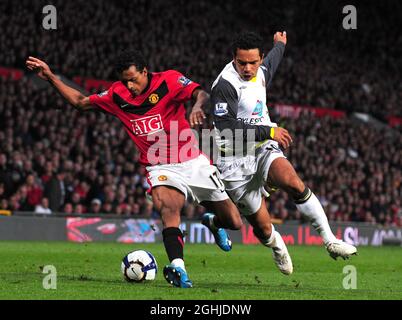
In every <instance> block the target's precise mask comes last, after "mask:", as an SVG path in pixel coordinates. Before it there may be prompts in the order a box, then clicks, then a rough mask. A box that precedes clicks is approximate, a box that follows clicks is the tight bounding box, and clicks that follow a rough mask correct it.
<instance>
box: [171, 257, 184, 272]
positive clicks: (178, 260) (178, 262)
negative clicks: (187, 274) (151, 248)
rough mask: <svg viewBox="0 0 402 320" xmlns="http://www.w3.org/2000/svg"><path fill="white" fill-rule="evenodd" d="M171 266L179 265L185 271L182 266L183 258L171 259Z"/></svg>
mask: <svg viewBox="0 0 402 320" xmlns="http://www.w3.org/2000/svg"><path fill="white" fill-rule="evenodd" d="M170 264H171V265H172V266H173V267H180V268H182V269H183V270H184V271H186V268H185V267H184V261H183V259H179V258H177V259H173V260H172V262H171V263H170Z"/></svg>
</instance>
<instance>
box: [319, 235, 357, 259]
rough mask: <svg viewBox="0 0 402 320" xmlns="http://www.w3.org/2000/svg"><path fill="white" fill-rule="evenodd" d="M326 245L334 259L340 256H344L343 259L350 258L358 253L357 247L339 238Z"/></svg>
mask: <svg viewBox="0 0 402 320" xmlns="http://www.w3.org/2000/svg"><path fill="white" fill-rule="evenodd" d="M325 247H326V248H327V251H328V252H329V255H330V256H331V258H333V259H334V260H336V259H337V258H338V257H342V258H343V260H346V259H349V258H350V256H351V255H357V249H356V247H354V246H352V245H351V244H348V243H346V242H344V241H342V240H339V239H337V240H335V241H332V242H329V243H327V244H326V245H325Z"/></svg>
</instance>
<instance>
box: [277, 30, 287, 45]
mask: <svg viewBox="0 0 402 320" xmlns="http://www.w3.org/2000/svg"><path fill="white" fill-rule="evenodd" d="M278 41H281V42H283V43H284V44H286V42H287V41H288V40H287V38H286V31H283V32H276V33H275V34H274V44H275V43H277V42H278Z"/></svg>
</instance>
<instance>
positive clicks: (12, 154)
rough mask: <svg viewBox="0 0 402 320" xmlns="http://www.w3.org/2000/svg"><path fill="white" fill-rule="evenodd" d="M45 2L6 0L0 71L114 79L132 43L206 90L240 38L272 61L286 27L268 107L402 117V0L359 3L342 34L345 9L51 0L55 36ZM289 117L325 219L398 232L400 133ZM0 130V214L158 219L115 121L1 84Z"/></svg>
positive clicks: (189, 211) (1, 11)
mask: <svg viewBox="0 0 402 320" xmlns="http://www.w3.org/2000/svg"><path fill="white" fill-rule="evenodd" d="M48 4H49V3H48V1H42V0H38V1H30V0H22V1H18V2H16V1H9V0H7V1H1V2H0V27H1V30H2V32H1V33H0V47H1V48H2V50H0V66H3V67H11V68H18V69H21V70H23V69H24V62H25V59H26V58H27V56H29V55H34V56H37V57H39V58H43V59H45V60H46V61H47V62H48V63H49V65H50V66H51V68H52V69H53V70H54V71H56V72H57V73H61V74H63V75H65V76H67V77H69V78H73V77H76V76H80V77H88V78H97V79H104V80H113V79H114V77H115V75H114V74H113V70H112V67H113V61H114V57H115V55H116V54H117V53H118V51H120V50H121V49H125V48H127V47H136V48H140V49H141V50H142V51H143V52H144V54H145V56H146V57H147V59H148V62H149V67H150V70H151V71H162V70H166V69H177V70H179V71H181V72H182V73H184V74H185V75H187V76H188V77H190V78H191V79H192V80H194V81H197V82H199V83H201V84H202V85H203V86H204V87H205V88H206V89H207V91H209V88H210V86H211V83H212V81H213V80H214V79H215V77H216V76H217V75H218V73H219V72H220V70H221V69H222V68H223V66H224V65H225V64H226V63H228V62H229V60H230V59H231V52H230V42H231V39H232V38H233V37H234V36H235V35H236V34H237V33H238V32H240V31H242V30H253V31H257V32H259V33H261V34H262V35H263V36H264V38H265V39H267V41H266V48H265V51H266V52H268V50H269V49H270V48H271V47H272V36H273V34H274V32H275V31H283V30H286V31H287V34H288V46H287V50H286V53H285V56H284V59H283V61H282V63H281V65H280V66H279V69H278V72H277V75H276V76H275V79H274V81H273V83H272V87H271V88H270V90H269V92H268V100H269V102H270V103H271V104H272V103H275V102H280V103H289V104H298V105H312V106H319V107H329V108H335V109H342V110H345V111H347V112H349V111H361V112H367V113H370V114H372V115H374V116H376V117H377V118H379V119H384V118H386V117H387V116H389V115H394V116H402V108H401V107H400V103H401V102H400V101H402V83H401V82H400V79H401V72H402V59H401V58H400V57H401V56H402V52H401V50H402V33H400V32H399V30H398V25H399V24H400V21H399V17H397V15H396V12H398V8H399V11H400V9H402V8H401V7H402V4H401V3H398V2H396V1H395V2H392V3H389V2H382V3H380V2H376V3H374V4H375V5H372V4H373V3H371V5H364V4H361V5H358V6H357V10H358V29H357V30H344V29H343V28H342V20H343V18H344V15H343V14H342V5H341V4H340V3H339V2H337V1H334V2H332V1H331V2H330V3H329V2H328V1H325V2H324V1H316V0H310V1H296V0H289V1H286V2H285V3H283V2H282V1H279V0H274V1H261V0H250V1H212V0H200V1H184V0H176V1H174V0H164V1H147V0H132V1H119V2H115V1H107V0H105V1H95V0H87V1H61V0H54V1H52V4H53V5H54V6H55V7H56V9H57V17H58V18H57V30H50V31H49V30H44V29H43V27H42V19H43V17H44V14H43V13H42V8H43V7H44V6H45V5H48ZM317 12H319V13H320V14H317ZM387 26H389V27H387ZM391 26H392V27H391ZM279 121H282V120H281V119H279ZM284 121H285V123H286V127H287V128H288V130H289V131H290V132H291V134H292V136H293V138H294V140H295V143H294V145H293V146H292V148H291V149H290V151H289V153H288V154H287V155H288V157H289V159H290V161H291V162H292V163H293V164H294V166H295V168H296V170H297V171H298V173H299V174H300V175H301V176H302V178H303V179H304V181H305V182H306V184H307V185H308V186H309V187H310V188H311V189H313V190H314V192H315V193H316V194H317V196H318V197H319V198H320V200H321V201H322V203H323V205H324V207H325V210H326V213H327V215H328V217H329V219H330V220H332V221H364V222H368V223H381V224H384V225H398V226H401V225H402V204H401V199H402V185H401V183H402V176H401V168H402V159H401V157H402V156H401V150H402V140H401V139H402V137H401V134H400V133H397V132H393V133H391V130H389V132H388V131H386V130H385V131H383V130H381V131H380V130H378V129H375V128H371V127H369V126H367V125H364V124H361V123H355V122H353V121H352V120H351V119H350V118H349V117H347V118H345V119H341V120H336V119H332V118H314V117H312V116H311V115H308V114H305V115H303V116H302V117H301V118H298V119H285V120H284ZM0 127H1V130H0V210H2V209H4V210H16V211H35V212H39V213H52V212H65V213H77V214H80V213H111V214H118V215H124V216H133V217H152V218H156V217H159V215H158V213H157V212H155V210H154V208H153V205H152V202H150V201H149V200H148V199H147V198H146V196H145V191H146V190H147V189H148V187H149V185H148V182H147V180H146V177H145V168H144V167H142V166H140V165H139V164H138V161H137V160H138V156H139V155H138V151H137V149H136V148H135V146H134V145H133V143H132V142H131V140H130V139H129V138H128V136H127V134H126V133H125V131H124V130H123V128H122V126H121V124H120V123H119V122H118V121H117V120H115V119H113V118H111V117H109V116H106V115H105V114H102V113H99V112H89V113H80V112H79V111H76V110H74V109H73V108H71V107H68V106H67V105H66V103H65V102H64V101H63V100H62V99H61V98H60V97H59V96H58V95H57V94H56V93H55V92H54V91H53V90H52V89H51V88H48V89H42V90H39V91H38V90H37V89H36V88H35V87H34V85H33V83H32V82H31V81H30V80H29V78H28V77H23V79H22V80H20V81H17V82H14V81H10V80H7V79H4V78H1V77H0ZM205 127H211V118H209V119H208V122H207V123H206V124H205ZM270 199H271V200H270V201H269V207H270V208H269V209H270V211H271V213H272V214H273V215H274V216H275V217H277V218H281V219H285V220H286V219H288V220H292V219H300V216H299V213H298V212H297V211H296V209H295V207H294V205H293V204H292V201H291V200H290V199H288V198H287V195H286V194H285V193H283V192H277V193H274V194H273V195H272V197H271V198H270ZM203 212H204V209H203V208H202V207H200V206H193V205H190V204H187V205H186V207H185V208H184V209H183V215H184V216H186V217H188V218H197V217H199V216H200V215H201V214H202V213H203Z"/></svg>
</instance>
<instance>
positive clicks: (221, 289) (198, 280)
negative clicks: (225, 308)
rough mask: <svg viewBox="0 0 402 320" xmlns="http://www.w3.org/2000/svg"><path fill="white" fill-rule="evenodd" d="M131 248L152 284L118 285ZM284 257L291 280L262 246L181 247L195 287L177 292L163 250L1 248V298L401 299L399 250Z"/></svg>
mask: <svg viewBox="0 0 402 320" xmlns="http://www.w3.org/2000/svg"><path fill="white" fill-rule="evenodd" d="M135 249H144V250H149V251H150V252H152V253H153V254H154V255H155V257H156V259H157V262H158V267H159V272H158V275H157V278H156V280H155V281H151V282H146V283H139V284H137V283H134V284H133V283H127V282H125V281H124V280H123V278H122V275H121V273H120V263H121V259H122V258H123V256H124V255H125V254H126V253H128V252H130V251H132V250H135ZM289 252H290V254H291V256H292V259H293V264H294V273H293V274H292V275H291V276H284V275H282V274H281V273H280V272H279V271H278V270H277V269H276V266H275V265H274V262H273V259H272V256H271V251H270V250H268V249H267V248H264V247H263V246H261V245H251V246H246V245H239V244H235V245H234V247H233V249H232V251H231V252H229V253H226V252H223V251H220V250H219V248H218V247H216V246H214V245H201V244H199V245H190V244H186V245H185V260H186V267H187V271H188V272H189V276H190V279H191V280H192V281H193V282H194V288H191V289H179V288H173V287H171V286H170V285H169V284H168V283H167V282H166V281H165V279H163V274H162V268H163V266H164V265H165V264H166V263H167V262H168V261H167V257H166V254H165V250H164V247H163V244H162V243H158V244H131V245H127V244H115V243H87V244H75V243H61V242H1V243H0V299H3V300H8V299H13V300H20V299H30V300H39V299H41V300H47V299H56V300H59V299H63V300H64V299H66V300H76V299H80V300H81V299H89V300H92V299H97V300H99V299H111V300H115V299H131V300H141V299H147V300H161V299H162V300H181V299H185V300H197V299H205V300H245V299H246V300H247V299H251V300H265V299H281V300H286V299H318V300H323V299H346V300H354V299H363V300H366V299H387V300H388V299H390V300H395V299H398V300H401V299H402V277H401V274H402V248H398V247H382V248H373V247H360V248H359V255H358V256H354V257H352V259H350V260H346V261H344V260H337V261H334V260H332V259H331V258H330V257H329V255H328V254H327V252H326V250H325V248H324V247H307V246H306V247H304V246H289ZM46 265H53V266H55V267H56V270H57V289H56V290H45V289H44V288H43V286H42V282H43V279H44V277H45V276H46V274H43V273H42V269H43V267H44V266H46ZM347 265H352V266H354V267H355V268H356V271H357V289H350V290H345V289H344V288H343V285H342V284H343V280H344V277H346V276H347V274H344V273H343V268H344V267H345V266H347ZM183 290H185V294H183V293H184V292H183Z"/></svg>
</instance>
